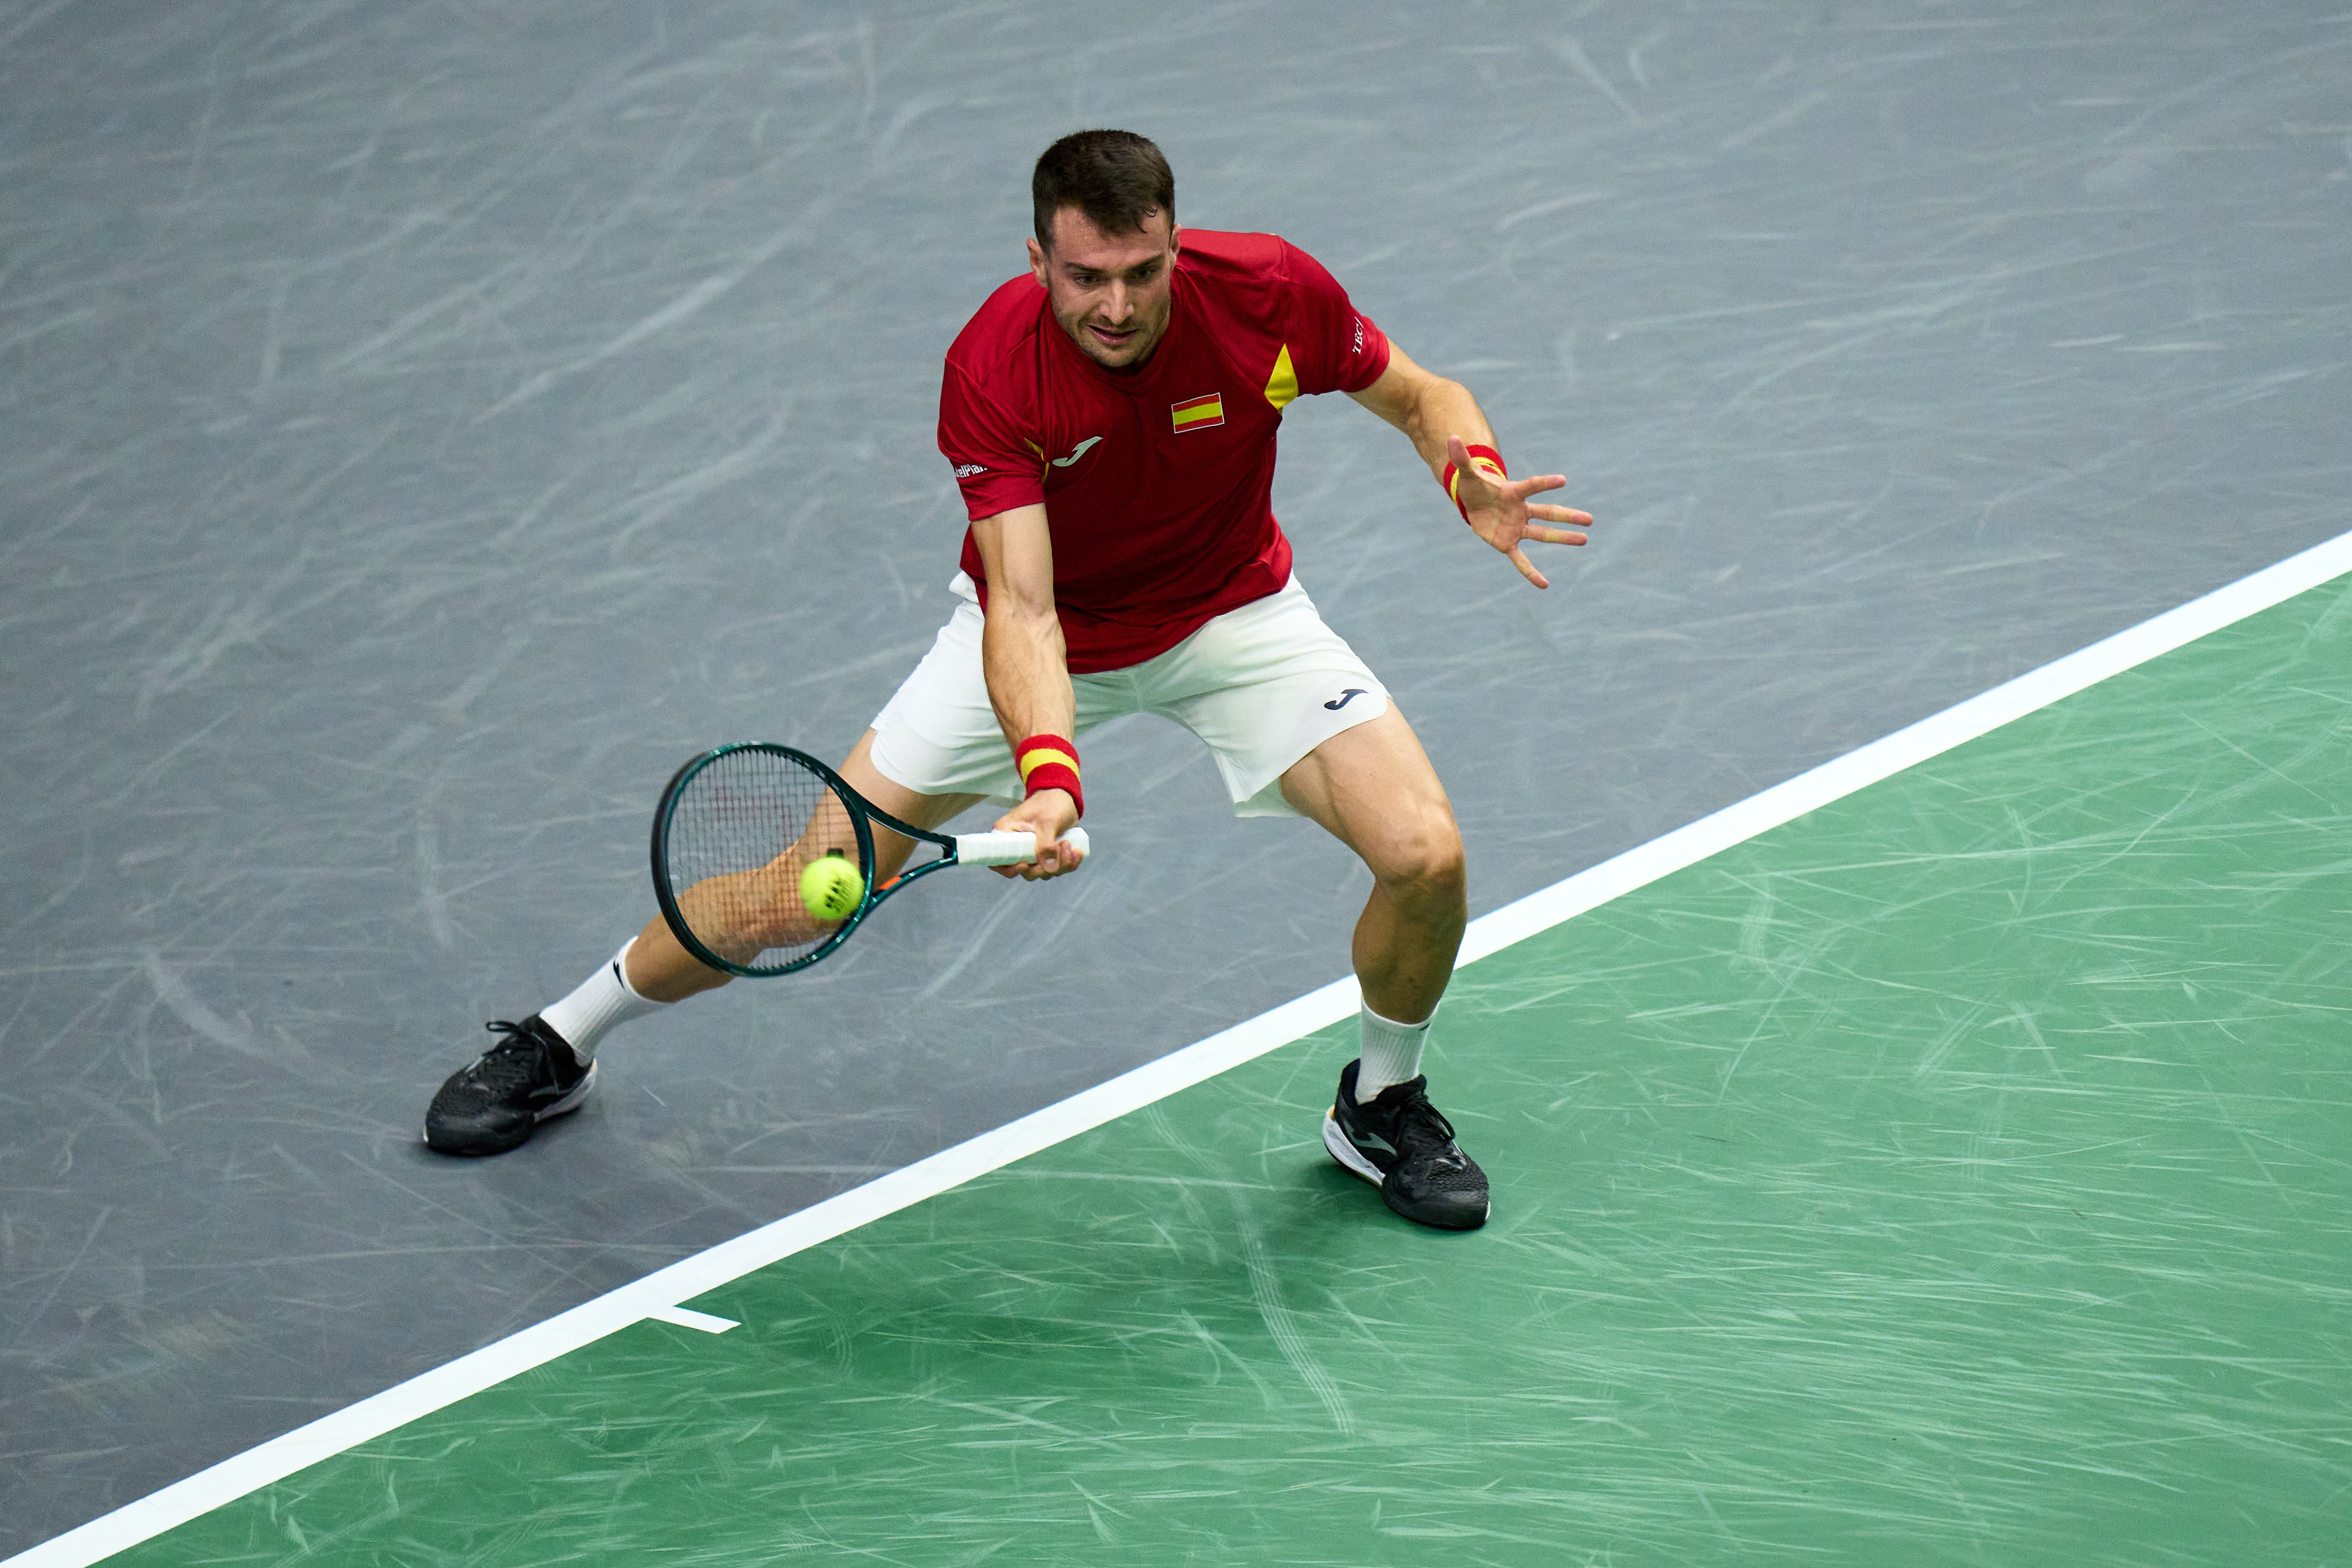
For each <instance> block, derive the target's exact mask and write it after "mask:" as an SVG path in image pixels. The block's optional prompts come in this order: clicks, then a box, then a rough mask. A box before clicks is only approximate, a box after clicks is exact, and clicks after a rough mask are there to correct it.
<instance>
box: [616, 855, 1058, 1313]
mask: <svg viewBox="0 0 2352 1568" xmlns="http://www.w3.org/2000/svg"><path fill="white" fill-rule="evenodd" d="M1030 847H1031V848H1033V849H1034V848H1035V847H1036V846H1035V845H1034V844H1033V845H1031V846H1030ZM646 1317H648V1318H657V1319H659V1320H660V1321H663V1322H665V1323H676V1324H677V1326H678V1327H679V1328H681V1329H700V1330H701V1331H703V1332H704V1333H706V1334H723V1333H725V1332H726V1331H728V1330H730V1329H740V1328H741V1327H742V1326H743V1325H742V1324H741V1323H740V1322H738V1321H735V1320H734V1319H733V1318H722V1317H720V1316H719V1315H718V1314H717V1313H716V1312H698V1311H696V1310H694V1309H693V1308H691V1307H656V1308H655V1309H654V1310H652V1311H650V1312H647V1313H646Z"/></svg>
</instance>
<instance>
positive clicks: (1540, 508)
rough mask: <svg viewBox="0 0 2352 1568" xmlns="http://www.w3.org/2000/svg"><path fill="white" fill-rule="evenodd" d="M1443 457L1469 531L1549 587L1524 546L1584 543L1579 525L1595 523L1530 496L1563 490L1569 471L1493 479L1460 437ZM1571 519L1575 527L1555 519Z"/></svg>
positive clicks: (1587, 516)
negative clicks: (1449, 464)
mask: <svg viewBox="0 0 2352 1568" xmlns="http://www.w3.org/2000/svg"><path fill="white" fill-rule="evenodd" d="M1445 455H1446V457H1447V458H1448V459H1449V460H1450V461H1451V462H1452V463H1453V464H1454V499H1455V500H1459V501H1460V502H1461V503H1462V510H1463V511H1464V512H1465V513H1466V514H1467V515H1468V516H1469V519H1470V529H1471V531H1472V532H1474V533H1475V534H1477V536H1478V537H1479V538H1481V539H1483V540H1485V541H1486V542H1487V543H1489V544H1491V545H1493V546H1494V547H1495V548H1496V549H1497V550H1499V551H1501V552H1503V553H1504V554H1506V555H1507V556H1509V557H1510V558H1511V564H1512V565H1514V566H1516V567H1517V568H1518V569H1519V575H1520V576H1522V577H1525V578H1526V579H1527V580H1528V582H1530V583H1533V584H1535V585H1536V586H1537V587H1538V588H1549V587H1550V586H1551V584H1550V582H1549V580H1548V579H1546V578H1545V576H1544V574H1542V573H1540V572H1538V571H1537V570H1536V563H1534V562H1532V561H1530V560H1528V552H1527V550H1526V549H1525V548H1524V547H1525V545H1526V543H1527V542H1528V540H1530V539H1532V540H1535V541H1536V542H1538V543H1540V544H1581V543H1583V542H1584V535H1583V534H1582V533H1580V532H1579V531H1577V530H1578V529H1580V528H1582V527H1584V526H1585V525H1587V524H1589V523H1591V521H1592V514H1591V512H1583V511H1576V510H1572V509H1570V508H1568V507H1564V506H1553V505H1551V504H1550V503H1549V502H1546V501H1531V500H1528V497H1529V496H1536V495H1541V494H1543V492H1544V491H1546V490H1557V489H1567V488H1568V477H1567V476H1566V475H1565V474H1537V475H1535V476H1533V477H1532V478H1529V479H1490V478H1488V477H1487V475H1486V473H1484V472H1483V471H1481V470H1480V469H1479V468H1476V467H1475V465H1473V463H1472V462H1471V459H1470V449H1469V447H1466V446H1465V445H1464V444H1463V441H1462V437H1459V436H1450V437H1446V441H1445ZM1563 522H1564V523H1572V524H1574V525H1575V527H1571V528H1555V527H1551V526H1549V525H1551V524H1553V523H1563Z"/></svg>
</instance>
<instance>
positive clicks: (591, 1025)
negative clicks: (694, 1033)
mask: <svg viewBox="0 0 2352 1568" xmlns="http://www.w3.org/2000/svg"><path fill="white" fill-rule="evenodd" d="M636 945H637V939H636V938H635V937H631V938H630V939H629V940H628V942H626V943H625V944H624V945H623V947H622V949H621V951H620V952H616V953H614V955H613V961H612V962H611V963H607V964H605V965H604V967H603V968H602V969H599V970H598V971H596V973H593V974H592V975H590V976H589V977H588V978H587V979H585V980H583V981H582V982H581V983H580V988H579V989H578V990H577V991H574V992H573V993H572V994H571V995H569V996H566V997H565V998H564V999H563V1000H562V1001H561V1002H558V1003H557V1004H556V1005H554V1006H552V1007H543V1008H541V1010H540V1014H539V1016H541V1018H543V1019H545V1020H546V1021H547V1026H548V1027H549V1028H551V1029H553V1030H554V1031H555V1032H556V1033H557V1034H559V1035H562V1037H564V1039H565V1040H567V1041H569V1042H570V1043H571V1046H572V1055H573V1056H575V1057H578V1058H580V1059H581V1060H582V1061H583V1062H585V1061H591V1060H593V1059H594V1058H595V1055H596V1042H597V1041H598V1040H600V1039H602V1038H604V1031H605V1030H607V1029H609V1028H611V1027H612V1026H614V1025H615V1024H625V1023H627V1022H628V1021H629V1020H630V1019H632V1018H642V1017H644V1016H646V1014H648V1013H654V1012H658V1011H660V1010H661V1009H662V1008H664V1007H667V1006H668V1005H669V1004H668V1003H667V1002H656V1001H654V1000H653V999H651V998H650V997H646V996H640V995H638V994H636V993H635V991H632V990H630V989H629V963H628V961H629V949H630V948H632V947H635V946H636Z"/></svg>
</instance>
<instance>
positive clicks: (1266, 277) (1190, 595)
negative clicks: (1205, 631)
mask: <svg viewBox="0 0 2352 1568" xmlns="http://www.w3.org/2000/svg"><path fill="white" fill-rule="evenodd" d="M1171 287H1172V289H1173V290H1174V299H1173V302H1172V304H1171V309H1170V311H1169V320H1168V331H1167V332H1166V334H1165V335H1164V336H1162V337H1161V338H1160V345H1159V347H1157V348H1156V349H1154V350H1153V351H1152V354H1151V358H1150V360H1149V361H1148V362H1146V363H1145V364H1144V365H1143V367H1142V368H1141V369H1140V370H1137V371H1132V372H1129V373H1125V374H1116V373H1113V372H1111V371H1108V370H1105V369H1104V368H1103V367H1102V366H1100V365H1098V364H1097V363H1095V362H1094V361H1092V360H1090V359H1088V358H1087V356H1086V355H1085V354H1084V353H1081V352H1079V349H1078V346H1077V345H1076V343H1073V342H1070V340H1069V338H1068V336H1067V335H1066V334H1065V333H1064V332H1063V331H1062V329H1061V326H1060V325H1059V323H1057V322H1056V321H1055V320H1054V313H1053V310H1052V309H1051V308H1050V306H1049V303H1048V301H1047V298H1046V294H1045V289H1044V288H1043V287H1041V286H1040V285H1039V284H1038V282H1037V280H1036V279H1035V278H1034V277H1033V276H1032V275H1030V274H1028V273H1024V274H1022V275H1021V276H1020V277H1018V278H1015V279H1013V280H1012V281H1011V282H1009V283H1007V284H1005V285H1004V286H1003V288H1001V289H997V290H996V292H995V293H993V294H992V295H990V296H989V297H988V302H987V303H986V304H984V305H982V307H981V308H980V312H979V314H977V315H975V316H973V317H972V319H971V321H970V322H969V323H968V324H967V325H966V326H965V327H964V330H963V331H961V332H960V333H958V334H957V336H956V341H955V343H954V345H953V346H952V347H950V349H949V350H948V358H947V374H946V375H945V377H944V378H943V380H942V382H941V384H940V451H941V452H944V453H945V454H946V455H947V459H948V461H949V462H950V463H951V464H953V465H954V467H955V474H956V482H957V483H958V484H960V485H961V486H962V487H963V499H964V507H965V510H966V511H967V513H968V514H969V515H970V516H971V518H972V520H973V521H978V520H980V519H982V518H986V517H994V516H996V515H997V514H998V513H999V512H1006V511H1011V510H1013V508H1015V507H1022V506H1034V505H1036V504H1037V503H1038V502H1040V501H1042V502H1044V503H1045V519H1046V523H1047V526H1048V527H1049V528H1050V529H1051V530H1052V532H1053V540H1054V603H1055V608H1056V609H1057V610H1058V611H1059V612H1060V615H1061V620H1062V637H1063V640H1064V642H1065V643H1066V645H1067V647H1068V651H1069V668H1070V669H1071V670H1072V672H1074V673H1077V674H1085V673H1087V672H1089V671H1094V670H1104V669H1123V668H1127V667H1128V666H1129V665H1134V664H1140V663H1142V662H1143V661H1144V660H1145V659H1148V658H1152V657H1153V656H1154V655H1156V654H1161V653H1165V652H1166V651H1167V650H1168V649H1170V648H1171V647H1175V646H1176V645H1177V644H1178V643H1180V642H1182V641H1183V640H1184V639H1185V638H1186V637H1190V636H1192V633H1193V632H1195V631H1197V630H1198V629H1199V628H1200V626H1201V625H1202V622H1204V621H1206V620H1208V619H1209V618H1210V617H1211V616H1219V615H1223V613H1224V612H1225V611H1227V610H1231V609H1234V608H1237V607H1238V606H1240V605H1246V604H1248V603H1249V602H1250V601H1252V600H1253V599H1262V598H1264V597H1265V595H1268V594H1272V593H1275V592H1277V591H1278V590H1279V589H1280V588H1281V587H1282V585H1283V584H1285V583H1286V582H1288V581H1289V580H1290V541H1288V540H1287V539H1285V538H1284V537H1283V534H1282V527H1281V525H1280V524H1279V523H1277V522H1276V521H1275V519H1274V508H1273V505H1272V504H1271V497H1272V494H1273V490H1274V450H1275V435H1276V431H1277V430H1278V429H1279V428H1280V427H1281V425H1282V411H1283V408H1284V407H1285V406H1286V405H1287V404H1288V403H1289V402H1290V401H1291V399H1293V398H1295V397H1299V396H1303V395H1309V394H1313V393H1318V392H1360V391H1361V390H1363V389H1364V388H1365V387H1367V386H1370V384H1372V383H1373V382H1375V381H1377V380H1379V379H1380V374H1381V372H1382V371H1384V370H1386V369H1387V368H1388V363H1389V343H1388V339H1387V338H1385V337H1383V336H1382V335H1381V330H1380V328H1378V327H1376V326H1374V325H1373V324H1372V323H1371V321H1370V319H1368V318H1367V317H1365V316H1364V315H1362V314H1361V313H1360V312H1359V311H1358V310H1356V308H1355V306H1354V305H1353V304H1351V303H1349V300H1348V292H1347V290H1346V289H1342V288H1340V287H1339V283H1338V281H1337V280H1336V279H1333V278H1332V276H1331V275H1330V274H1329V273H1328V272H1326V271H1325V270H1324V269H1323V268H1322V267H1321V265H1320V264H1318V262H1317V261H1316V259H1315V258H1313V257H1311V256H1309V255H1307V253H1306V252H1305V251H1303V250H1301V249H1299V248H1298V247H1297V246H1295V245H1292V244H1290V243H1289V242H1288V241H1286V240H1284V239H1281V238H1279V237H1276V236H1274V235H1270V234H1220V233H1217V232H1215V231H1213V230H1207V229H1198V228H1188V229H1186V230H1184V231H1183V235H1182V238H1181V247H1180V248H1179V249H1178V251H1177V254H1176V268H1175V273H1174V277H1173V280H1172V284H1171ZM963 569H964V571H965V572H967V573H969V574H971V579H972V581H973V582H974V583H975V584H979V586H980V592H981V602H982V604H986V603H987V595H988V585H987V584H986V582H985V581H984V580H983V579H982V574H981V562H980V548H979V546H978V545H977V544H975V543H974V542H972V538H971V531H969V530H967V531H965V534H964V542H963Z"/></svg>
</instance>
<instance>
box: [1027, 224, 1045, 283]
mask: <svg viewBox="0 0 2352 1568" xmlns="http://www.w3.org/2000/svg"><path fill="white" fill-rule="evenodd" d="M1029 270H1030V271H1031V272H1033V273H1034V274H1035V275H1036V279H1037V287H1038V288H1040V289H1043V288H1044V287H1045V247H1044V246H1042V245H1040V244H1038V243H1037V240H1036V237H1035V236H1034V235H1033V236H1031V237H1030V239H1029Z"/></svg>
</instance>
